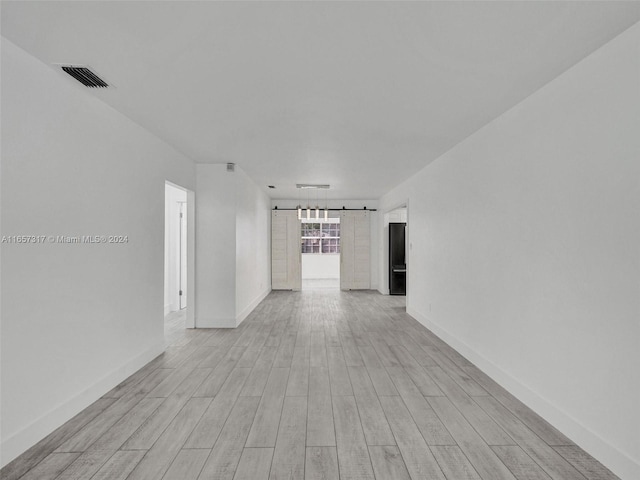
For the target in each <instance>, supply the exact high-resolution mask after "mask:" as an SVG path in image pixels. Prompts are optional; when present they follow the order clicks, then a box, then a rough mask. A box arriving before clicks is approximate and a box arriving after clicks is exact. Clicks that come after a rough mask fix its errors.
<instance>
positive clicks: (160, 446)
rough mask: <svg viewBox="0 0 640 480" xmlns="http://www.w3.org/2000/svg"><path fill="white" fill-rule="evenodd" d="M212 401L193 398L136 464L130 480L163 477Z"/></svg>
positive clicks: (154, 479) (147, 479)
mask: <svg viewBox="0 0 640 480" xmlns="http://www.w3.org/2000/svg"><path fill="white" fill-rule="evenodd" d="M210 403H211V399H210V398H199V397H194V398H191V399H190V400H189V401H188V402H187V403H186V405H185V406H184V408H183V409H182V410H181V411H180V413H178V415H176V417H175V418H174V419H173V421H172V422H171V423H170V424H169V426H168V427H167V429H166V430H165V431H164V432H163V433H162V435H161V436H160V438H158V440H157V441H156V442H155V443H154V444H153V447H151V448H150V449H149V451H148V452H147V454H146V455H145V456H144V458H143V459H142V460H141V461H140V463H138V465H136V467H135V468H134V469H133V471H132V472H131V474H130V475H129V477H127V478H128V480H156V479H158V478H162V476H163V475H164V474H165V473H166V471H167V469H168V468H169V466H170V465H171V462H172V461H173V459H174V458H175V457H176V456H177V455H178V453H179V452H180V449H181V448H182V445H184V442H185V441H186V440H187V438H188V437H189V435H190V434H191V431H192V430H193V429H194V428H195V426H196V425H197V423H198V421H199V420H200V417H201V416H202V414H203V413H204V411H205V410H206V409H207V407H208V406H209V404H210Z"/></svg>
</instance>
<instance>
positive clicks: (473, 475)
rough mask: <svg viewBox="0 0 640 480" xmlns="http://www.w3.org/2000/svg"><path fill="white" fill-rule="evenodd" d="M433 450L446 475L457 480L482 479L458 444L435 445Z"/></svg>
mask: <svg viewBox="0 0 640 480" xmlns="http://www.w3.org/2000/svg"><path fill="white" fill-rule="evenodd" d="M431 451H432V452H433V456H434V457H436V461H437V462H438V465H440V468H441V469H442V472H443V473H444V475H445V477H447V478H452V479H455V480H482V479H481V478H480V476H479V475H478V472H476V470H475V468H473V465H471V463H470V462H469V460H468V459H467V457H466V456H465V454H464V453H462V450H460V447H458V446H457V445H441V446H434V447H431Z"/></svg>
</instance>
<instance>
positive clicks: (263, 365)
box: [0, 289, 617, 480]
mask: <svg viewBox="0 0 640 480" xmlns="http://www.w3.org/2000/svg"><path fill="white" fill-rule="evenodd" d="M176 318H178V320H176ZM168 320H169V321H170V324H171V325H173V327H174V328H173V329H172V328H169V329H168V330H167V332H168V336H167V338H168V339H169V342H170V346H168V348H167V350H166V352H165V353H164V354H163V355H161V356H160V357H158V358H156V359H155V360H153V361H152V362H151V363H149V364H148V365H146V366H145V367H144V368H142V369H141V370H139V371H138V372H136V373H135V374H134V375H132V376H131V377H129V378H128V379H127V380H125V381H124V382H122V383H121V384H120V385H118V386H117V387H115V388H114V389H113V390H112V391H110V392H108V393H106V394H105V395H104V397H102V398H101V399H99V400H98V401H96V402H95V403H94V404H93V405H91V406H90V407H88V408H87V409H86V410H84V411H83V412H81V413H80V414H78V415H77V416H76V417H74V418H73V419H72V420H70V421H69V422H67V423H66V424H64V425H63V426H61V427H60V428H59V429H57V430H56V431H55V432H53V433H52V434H51V435H49V436H48V437H47V438H45V439H44V440H42V441H41V442H40V443H38V444H37V445H36V446H34V447H33V448H31V449H30V450H29V451H27V452H26V453H25V454H23V455H22V456H20V457H19V458H17V459H16V460H14V461H13V462H12V463H10V464H9V465H8V466H7V467H5V468H4V469H3V470H2V471H1V472H0V477H1V478H2V479H6V480H13V479H18V478H21V479H38V480H43V479H109V480H114V479H123V480H124V479H129V480H142V479H149V480H159V479H165V480H166V479H180V480H190V479H236V480H242V479H246V480H259V479H265V480H267V479H270V480H276V479H292V480H303V479H308V480H311V479H313V480H320V479H338V478H339V479H342V480H348V479H358V480H363V479H374V478H375V479H378V480H381V479H382V480H393V479H414V480H415V479H447V480H472V479H475V480H478V479H483V480H501V479H510V480H513V479H518V480H543V479H546V480H549V479H554V480H596V479H597V480H609V479H615V478H617V477H615V476H614V475H613V474H612V473H611V472H609V471H608V470H607V469H606V468H604V467H603V466H602V465H601V464H600V463H598V462H597V461H596V460H595V459H593V458H592V457H590V456H589V455H587V454H586V453H585V452H584V451H582V450H581V449H580V448H578V447H577V446H576V445H575V444H573V443H572V442H571V441H570V440H569V439H567V438H566V437H565V436H564V435H562V434H561V433H560V432H559V431H557V430H556V429H555V428H553V427H552V426H551V425H549V424H548V423H547V422H545V421H544V420H542V419H541V418H540V417H538V416H537V415H536V414H535V413H533V412H532V411H531V410H530V409H528V408H527V407H525V406H524V405H523V404H522V403H520V402H519V401H517V400H516V399H515V398H514V397H513V396H512V395H510V394H509V393H508V392H507V391H505V390H504V389H502V388H501V387H500V386H498V385H497V384H496V383H494V382H493V381H491V380H490V379H489V378H488V377H486V376H485V375H484V374H482V373H481V372H480V371H479V370H478V369H477V368H476V367H474V366H473V365H472V364H471V363H470V362H469V361H467V360H466V359H465V358H463V357H462V356H461V355H460V354H458V353H457V352H456V351H455V350H453V349H452V348H451V347H449V346H448V345H447V344H445V343H443V342H442V341H441V340H440V339H439V338H437V337H436V336H435V335H434V334H433V333H431V332H430V331H429V330H427V329H425V328H424V327H422V326H421V325H420V324H418V323H417V322H416V321H415V320H413V319H412V318H411V317H409V316H408V315H407V314H406V313H405V308H404V298H403V297H388V296H382V295H379V294H378V293H375V292H370V291H363V292H340V291H337V290H329V289H322V290H317V291H303V292H273V293H271V294H270V295H269V296H268V297H267V298H266V299H265V300H264V301H263V302H262V303H261V304H260V305H259V306H258V307H257V308H256V310H255V311H254V312H253V313H252V314H251V315H250V316H249V318H247V319H246V320H245V321H244V322H243V324H242V325H241V326H240V327H239V328H237V329H233V330H231V329H229V330H224V329H208V330H205V329H202V330H182V329H180V328H177V327H176V326H179V325H180V323H179V315H174V316H173V317H170V318H169V319H168Z"/></svg>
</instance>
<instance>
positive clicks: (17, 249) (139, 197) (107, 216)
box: [0, 38, 195, 464]
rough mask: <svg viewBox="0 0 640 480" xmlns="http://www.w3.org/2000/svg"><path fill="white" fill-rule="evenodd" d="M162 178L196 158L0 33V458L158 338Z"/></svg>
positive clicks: (157, 346) (177, 177) (183, 180)
mask: <svg viewBox="0 0 640 480" xmlns="http://www.w3.org/2000/svg"><path fill="white" fill-rule="evenodd" d="M165 180H169V181H171V182H173V183H176V184H179V185H183V186H185V187H186V188H191V189H193V188H194V181H195V180H194V165H193V163H192V162H191V161H190V160H189V159H187V158H186V157H184V156H182V155H181V154H179V153H178V152H176V151H175V150H173V149H172V148H171V147H169V146H168V145H167V144H165V143H163V142H162V141H160V140H159V139H158V138H156V137H154V136H153V135H151V134H150V133H148V132H147V131H146V130H144V129H142V128H141V127H139V126H138V125H137V124H135V123H133V122H131V121H130V120H128V119H127V118H125V117H124V116H122V115H121V114H119V113H117V112H116V111H114V110H113V109H112V108H110V107H108V106H107V105H105V104H104V103H102V102H101V101H99V100H98V99H96V98H95V97H93V96H92V95H91V94H90V93H89V92H88V91H87V90H86V89H84V87H82V86H80V85H77V86H76V84H74V83H73V80H71V79H69V81H67V80H66V79H64V78H63V77H62V76H61V75H58V74H57V73H56V72H54V71H53V69H52V68H51V67H49V66H47V65H44V64H42V63H41V62H40V61H38V60H36V59H35V58H33V57H32V56H30V55H29V54H27V53H25V52H24V51H22V50H21V49H19V48H18V47H16V46H15V45H13V44H12V43H11V42H9V41H7V40H6V39H5V38H2V178H1V183H2V188H1V192H2V202H1V206H2V207H1V208H2V212H1V213H2V235H68V236H75V235H127V236H128V243H124V244H118V245H116V244H99V245H98V244H66V245H63V244H51V243H45V244H39V245H11V244H3V245H2V273H1V275H2V282H1V285H2V292H1V294H2V300H3V301H2V312H1V316H2V340H1V342H2V359H1V360H2V362H1V363H2V367H1V368H2V370H1V376H2V399H1V400H2V402H1V403H2V407H1V412H0V414H1V417H2V431H1V434H2V447H1V448H2V459H1V461H2V464H6V463H7V462H9V461H10V460H11V459H12V458H14V457H15V456H16V455H18V454H19V453H21V452H22V451H24V450H25V449H26V448H27V447H29V446H31V445H32V444H33V443H35V442H36V441H38V440H40V439H41V438H42V437H43V436H45V435H46V434H48V433H49V432H50V431H52V430H53V429H54V428H55V427H57V426H59V425H60V424H62V423H63V422H64V421H66V420H68V419H69V418H70V417H71V416H73V415H74V414H76V413H77V412H78V411H80V410H81V409H83V408H85V407H86V406H87V405H89V404H90V403H91V402H92V401H94V400H95V399H96V398H98V397H99V396H100V395H102V394H104V393H105V392H106V391H107V390H109V389H110V388H111V387H113V386H114V385H116V384H117V383H118V382H120V381H121V380H123V379H124V378H126V377H127V376H128V375H129V374H131V373H132V372H134V371H135V370H137V369H138V368H140V367H141V366H142V365H144V364H145V363H147V362H148V361H149V360H151V359H152V358H153V357H155V356H156V355H158V354H159V353H161V352H162V350H163V347H164V335H163V303H164V287H163V283H164V274H163V273H164V267H163V264H164V247H163V243H164V240H163V239H164V188H165Z"/></svg>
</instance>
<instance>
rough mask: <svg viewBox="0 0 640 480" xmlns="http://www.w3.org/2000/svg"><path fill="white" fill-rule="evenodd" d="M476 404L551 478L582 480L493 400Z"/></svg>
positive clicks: (522, 424)
mask: <svg viewBox="0 0 640 480" xmlns="http://www.w3.org/2000/svg"><path fill="white" fill-rule="evenodd" d="M434 398H435V397H434ZM476 402H477V403H478V404H479V405H480V406H481V407H482V408H483V410H484V411H485V412H487V413H488V414H489V415H490V416H491V417H492V418H493V419H494V420H495V421H496V422H497V423H498V425H500V426H501V427H502V428H503V429H504V431H505V432H507V433H508V434H509V435H510V436H511V438H513V439H514V440H515V441H516V442H517V443H518V445H520V447H521V448H522V450H524V451H525V453H526V454H527V455H529V456H530V457H531V458H532V459H533V460H534V461H535V462H536V463H537V464H538V465H540V466H541V467H542V468H543V470H544V471H545V472H547V473H548V474H549V476H550V477H551V478H553V479H554V480H584V476H583V475H582V474H581V473H580V472H579V471H578V470H576V468H575V467H574V466H573V465H571V464H570V463H569V462H568V461H566V460H565V459H564V458H563V457H562V456H561V455H560V454H559V453H558V452H556V451H555V450H554V449H553V448H552V447H550V446H549V445H547V444H546V443H545V442H544V441H543V440H542V439H541V438H540V437H538V436H537V435H536V434H535V433H533V432H532V431H531V430H529V428H528V427H527V426H526V425H525V424H524V423H522V422H521V421H520V420H518V419H517V418H516V417H514V416H513V414H512V413H511V412H510V411H509V410H508V409H507V408H506V407H504V405H502V404H501V403H500V402H498V401H497V400H496V399H495V398H493V397H482V398H480V397H479V398H477V399H476Z"/></svg>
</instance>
